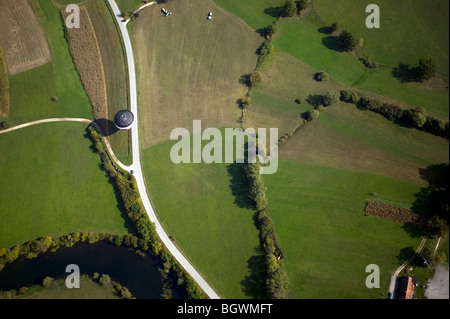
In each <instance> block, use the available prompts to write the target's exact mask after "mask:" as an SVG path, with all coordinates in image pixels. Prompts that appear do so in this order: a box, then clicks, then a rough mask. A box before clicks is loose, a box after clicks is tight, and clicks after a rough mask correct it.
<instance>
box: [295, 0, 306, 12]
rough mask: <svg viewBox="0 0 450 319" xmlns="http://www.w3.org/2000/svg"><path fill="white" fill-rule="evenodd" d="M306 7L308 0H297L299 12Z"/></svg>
mask: <svg viewBox="0 0 450 319" xmlns="http://www.w3.org/2000/svg"><path fill="white" fill-rule="evenodd" d="M308 7H309V0H300V1H297V10H298V12H299V13H300V12H302V11H303V10H305V9H306V8H308Z"/></svg>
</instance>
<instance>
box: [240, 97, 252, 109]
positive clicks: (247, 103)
mask: <svg viewBox="0 0 450 319" xmlns="http://www.w3.org/2000/svg"><path fill="white" fill-rule="evenodd" d="M239 104H240V105H241V108H243V109H247V108H248V107H249V106H250V105H251V104H252V98H251V97H248V96H246V97H243V98H241V99H240V100H239Z"/></svg>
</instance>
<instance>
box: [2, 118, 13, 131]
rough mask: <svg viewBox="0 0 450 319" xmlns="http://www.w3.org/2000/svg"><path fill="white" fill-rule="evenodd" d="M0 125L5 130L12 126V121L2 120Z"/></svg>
mask: <svg viewBox="0 0 450 319" xmlns="http://www.w3.org/2000/svg"><path fill="white" fill-rule="evenodd" d="M1 127H2V128H3V129H5V130H6V129H9V128H11V127H13V123H12V122H11V121H10V120H3V121H2V123H1Z"/></svg>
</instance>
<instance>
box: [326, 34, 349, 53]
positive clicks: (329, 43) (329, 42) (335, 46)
mask: <svg viewBox="0 0 450 319" xmlns="http://www.w3.org/2000/svg"><path fill="white" fill-rule="evenodd" d="M322 44H323V45H324V46H325V47H326V48H327V49H330V50H333V51H336V52H345V50H344V48H343V47H342V45H341V44H340V43H339V39H338V37H337V36H333V35H329V36H326V37H323V38H322Z"/></svg>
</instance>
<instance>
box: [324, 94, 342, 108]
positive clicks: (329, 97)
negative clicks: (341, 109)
mask: <svg viewBox="0 0 450 319" xmlns="http://www.w3.org/2000/svg"><path fill="white" fill-rule="evenodd" d="M338 101H339V93H338V92H336V91H328V92H327V94H325V96H324V97H323V105H325V106H329V105H332V104H335V103H337V102H338Z"/></svg>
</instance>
